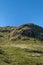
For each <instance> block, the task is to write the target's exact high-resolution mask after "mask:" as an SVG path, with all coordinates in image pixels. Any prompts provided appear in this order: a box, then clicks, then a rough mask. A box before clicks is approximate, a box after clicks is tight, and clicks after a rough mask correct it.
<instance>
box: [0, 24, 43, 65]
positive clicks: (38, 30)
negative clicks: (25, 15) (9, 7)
mask: <svg viewBox="0 0 43 65" xmlns="http://www.w3.org/2000/svg"><path fill="white" fill-rule="evenodd" d="M0 65H43V28H42V27H40V26H38V25H35V24H24V25H21V26H19V27H12V26H6V27H0Z"/></svg>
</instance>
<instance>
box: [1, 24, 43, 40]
mask: <svg viewBox="0 0 43 65" xmlns="http://www.w3.org/2000/svg"><path fill="white" fill-rule="evenodd" d="M29 37H32V38H36V39H40V40H43V28H42V27H40V26H38V25H35V24H31V23H30V24H23V25H21V26H18V27H13V26H6V27H0V40H3V39H6V40H7V39H9V40H18V39H25V40H26V39H28V38H29Z"/></svg>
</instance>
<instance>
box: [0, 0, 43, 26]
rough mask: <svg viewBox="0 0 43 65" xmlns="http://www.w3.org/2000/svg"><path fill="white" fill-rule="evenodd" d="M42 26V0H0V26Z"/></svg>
mask: <svg viewBox="0 0 43 65" xmlns="http://www.w3.org/2000/svg"><path fill="white" fill-rule="evenodd" d="M26 23H34V24H37V25H40V26H43V0H0V26H19V25H21V24H26Z"/></svg>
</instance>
